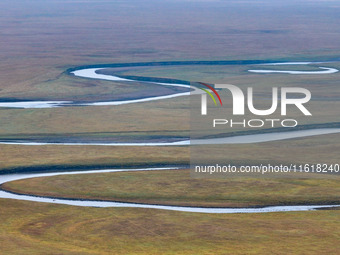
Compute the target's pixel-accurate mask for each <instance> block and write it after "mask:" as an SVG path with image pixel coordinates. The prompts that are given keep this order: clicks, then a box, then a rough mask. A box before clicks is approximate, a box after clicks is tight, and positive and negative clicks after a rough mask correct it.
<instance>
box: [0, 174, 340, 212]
mask: <svg viewBox="0 0 340 255" xmlns="http://www.w3.org/2000/svg"><path fill="white" fill-rule="evenodd" d="M170 169H173V168H144V169H111V170H110V169H108V170H93V171H74V172H55V173H29V174H8V175H2V176H1V180H0V185H1V184H3V183H6V182H10V181H15V180H22V179H28V178H39V177H47V176H57V175H72V174H95V173H112V172H132V171H154V170H157V171H160V170H170ZM0 198H8V199H17V200H24V201H34V202H42V203H53V204H63V205H73V206H85V207H128V208H129V207H133V208H148V209H161V210H171V211H180V212H195V213H269V212H288V211H289V212H292V211H310V210H316V209H321V208H330V207H340V205H299V206H268V207H261V208H212V207H210V208H209V207H189V206H167V205H153V204H139V203H124V202H109V201H98V200H97V201H96V200H77V199H66V198H51V197H40V196H33V195H24V194H17V193H11V192H7V191H5V190H0Z"/></svg>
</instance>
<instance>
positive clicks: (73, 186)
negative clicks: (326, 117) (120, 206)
mask: <svg viewBox="0 0 340 255" xmlns="http://www.w3.org/2000/svg"><path fill="white" fill-rule="evenodd" d="M296 177H299V176H296V174H295V175H294V174H292V175H291V176H290V178H287V176H286V177H285V178H280V177H277V178H274V179H271V178H264V177H260V178H259V177H256V176H250V177H249V176H248V177H245V176H241V177H238V178H224V179H195V178H191V177H190V171H189V170H185V171H183V170H170V171H152V172H149V171H147V172H128V173H104V174H88V175H73V176H72V175H67V176H54V177H43V178H33V179H29V180H19V181H13V182H9V183H5V184H3V185H2V188H3V189H5V190H9V191H12V192H16V193H24V194H34V195H39V196H50V197H67V198H86V199H99V200H111V201H128V202H136V203H150V204H167V205H186V206H188V205H189V206H215V207H249V206H266V205H296V204H340V195H339V194H340V185H339V177H334V176H332V177H328V178H327V176H321V177H324V178H321V179H320V178H310V177H308V175H304V176H301V177H300V178H296ZM325 177H326V178H325ZM329 178H330V179H329Z"/></svg>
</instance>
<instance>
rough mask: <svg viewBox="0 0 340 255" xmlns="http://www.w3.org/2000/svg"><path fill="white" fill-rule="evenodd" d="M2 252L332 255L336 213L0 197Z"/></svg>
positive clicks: (335, 245) (335, 242)
mask: <svg viewBox="0 0 340 255" xmlns="http://www.w3.org/2000/svg"><path fill="white" fill-rule="evenodd" d="M0 206H1V208H5V209H2V210H1V211H0V217H1V222H2V224H1V228H0V245H1V254H5V255H7V254H10V255H17V254H18V255H19V254H44V255H52V254H53V255H54V254H67V255H68V254H103V255H106V254H117V255H120V254H121V255H125V254H145V255H146V254H147V255H150V254H155V255H156V254H184V255H186V254H187V255H189V254H190V255H191V254H202V255H203V254H205V255H208V254H236V255H237V254H265V255H267V254H268V255H271V254H278V255H285V254H313V255H314V254H315V255H319V254H337V252H338V250H339V246H338V240H339V235H340V229H339V224H338V220H339V213H340V211H338V210H331V211H314V212H287V213H266V214H201V213H183V212H171V211H162V210H152V209H134V208H133V209H127V208H106V209H105V208H81V207H70V206H63V205H49V204H43V203H34V202H24V201H15V200H4V199H0Z"/></svg>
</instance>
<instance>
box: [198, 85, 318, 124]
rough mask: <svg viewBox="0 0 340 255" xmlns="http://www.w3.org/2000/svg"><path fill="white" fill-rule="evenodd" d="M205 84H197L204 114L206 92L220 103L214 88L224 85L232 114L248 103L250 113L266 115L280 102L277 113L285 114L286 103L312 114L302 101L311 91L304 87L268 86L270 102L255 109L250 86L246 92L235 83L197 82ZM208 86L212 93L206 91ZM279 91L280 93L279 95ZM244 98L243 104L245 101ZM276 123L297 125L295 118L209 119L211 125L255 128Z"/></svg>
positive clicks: (219, 97) (308, 98)
mask: <svg viewBox="0 0 340 255" xmlns="http://www.w3.org/2000/svg"><path fill="white" fill-rule="evenodd" d="M200 84H202V85H203V86H205V87H207V88H200V89H201V90H203V91H205V92H206V93H203V94H201V115H207V112H208V110H207V109H208V107H207V95H209V96H210V98H211V99H212V100H213V101H214V103H215V105H217V102H216V100H215V98H214V95H213V94H215V96H217V98H218V100H219V101H220V105H221V106H223V104H222V99H221V96H220V94H219V93H218V92H217V90H224V89H227V90H228V91H229V92H231V95H232V100H233V101H232V102H233V104H232V113H233V115H234V116H244V115H245V110H246V109H245V108H246V106H247V107H248V110H249V112H250V113H252V114H254V115H257V116H270V115H272V114H274V113H275V112H276V111H277V109H278V106H279V102H280V109H281V111H280V115H281V116H287V106H288V105H294V106H295V107H296V108H297V109H299V110H300V111H301V113H302V114H303V115H305V116H312V114H311V112H310V111H309V110H308V109H307V108H306V106H305V104H306V103H308V102H309V101H310V99H311V92H310V91H309V90H308V89H305V88H299V87H281V88H277V87H273V88H272V98H271V100H272V101H271V106H270V108H268V109H261V110H260V109H256V108H255V106H254V92H253V88H252V87H248V88H247V94H246V95H245V94H244V92H243V91H242V90H241V89H240V88H239V87H237V86H235V85H231V84H215V85H214V87H215V88H214V87H212V86H211V85H208V84H206V83H200ZM208 89H210V90H211V91H212V92H213V94H212V93H211V92H210V91H208ZM279 92H280V97H279ZM245 102H247V104H245ZM278 123H279V124H280V125H281V126H282V127H296V126H297V125H298V121H297V120H296V119H274V118H266V119H243V120H242V121H235V120H233V119H222V118H221V119H213V127H216V126H218V125H226V124H228V125H230V127H233V126H234V127H235V126H238V127H240V126H243V127H253V128H259V127H263V126H264V125H266V124H268V125H270V127H275V126H276V125H277V124H278Z"/></svg>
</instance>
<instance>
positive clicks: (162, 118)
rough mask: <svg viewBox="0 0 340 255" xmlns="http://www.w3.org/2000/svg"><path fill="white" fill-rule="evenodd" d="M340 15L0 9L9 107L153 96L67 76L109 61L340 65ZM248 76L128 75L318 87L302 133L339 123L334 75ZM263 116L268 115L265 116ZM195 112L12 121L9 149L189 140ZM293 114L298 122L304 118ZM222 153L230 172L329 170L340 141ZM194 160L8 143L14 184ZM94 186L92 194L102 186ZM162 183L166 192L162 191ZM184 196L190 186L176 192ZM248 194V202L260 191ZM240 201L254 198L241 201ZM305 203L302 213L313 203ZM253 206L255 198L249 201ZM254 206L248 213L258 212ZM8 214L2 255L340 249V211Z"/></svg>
mask: <svg viewBox="0 0 340 255" xmlns="http://www.w3.org/2000/svg"><path fill="white" fill-rule="evenodd" d="M338 10H339V4H338V3H336V2H335V1H330V2H325V1H320V2H319V1H305V2H304V4H303V5H302V4H299V3H295V1H294V2H290V1H288V2H287V3H286V2H285V3H284V4H282V2H280V1H261V3H259V4H257V3H251V4H249V3H248V2H242V1H241V2H240V1H239V2H238V1H175V0H171V1H156V0H152V1H143V3H141V1H136V0H127V1H103V0H93V1H69V0H60V1H59V0H58V1H57V0H50V1H45V0H37V1H22V0H18V1H15V3H13V1H10V0H3V1H1V2H0V30H1V40H2V41H1V47H0V57H1V59H2V61H1V62H0V73H1V79H0V100H1V101H13V100H16V99H25V100H32V99H35V100H75V101H91V100H92V101H93V100H108V99H112V98H118V97H126V96H127V94H130V95H134V94H135V93H140V92H141V91H145V89H146V87H145V85H143V84H141V83H139V84H138V86H128V85H127V84H123V83H112V82H106V81H96V80H86V79H80V78H75V77H71V76H68V75H66V74H65V73H64V72H65V70H67V69H68V68H72V67H75V66H81V65H92V64H97V63H98V64H105V63H125V62H142V61H144V62H145V61H171V60H221V59H225V60H228V59H230V60H232V59H269V58H270V59H274V58H275V59H278V60H290V61H294V60H298V61H303V60H307V61H310V60H316V61H323V60H329V59H337V58H339V56H340V50H339V43H338V42H339V41H340V30H339V26H338V24H339V22H337V21H338V19H339V15H338ZM333 66H334V67H339V64H338V63H333V64H332V66H330V67H333ZM246 68H247V67H245V66H244V67H240V66H238V67H218V68H216V67H185V68H178V67H171V68H167V69H164V68H163V69H161V68H154V69H143V70H134V71H133V73H129V72H127V71H126V72H121V73H122V74H135V75H146V76H147V75H150V76H156V77H171V78H181V79H185V80H199V81H206V82H227V83H233V84H235V85H238V86H241V87H243V88H245V87H248V86H256V87H257V88H258V89H259V90H258V91H257V93H259V94H260V93H262V95H263V96H264V97H268V95H269V93H268V91H269V90H268V88H271V87H272V86H302V87H305V86H308V88H309V89H310V90H311V91H312V94H313V95H315V97H314V98H313V102H312V104H311V105H310V107H311V112H312V113H313V118H308V119H302V120H301V121H302V124H313V123H328V122H334V120H335V119H338V118H337V117H338V116H339V111H338V108H339V87H338V86H339V85H338V76H337V75H336V74H334V75H330V76H327V78H326V76H318V77H316V76H314V77H311V76H309V77H307V76H299V78H298V79H297V80H296V79H295V80H294V79H292V78H289V76H285V75H275V76H269V75H268V76H267V75H265V76H260V75H257V74H249V73H247V72H246ZM251 68H253V66H252V67H251ZM286 68H288V67H286ZM292 68H293V67H292ZM294 68H296V67H294ZM302 68H303V69H304V70H310V69H311V68H312V67H302ZM313 68H314V67H313ZM280 69H281V68H280ZM289 69H291V68H289ZM314 100H315V101H314ZM226 106H230V104H226ZM262 106H265V104H264V103H261V104H260V105H259V107H262ZM188 109H189V104H188V102H187V101H186V100H183V98H177V99H171V100H164V101H159V102H149V103H144V104H139V105H125V106H124V107H107V106H103V107H84V108H80V107H69V108H59V109H0V120H1V122H0V139H2V138H4V139H7V138H12V139H30V138H32V137H45V138H46V139H53V138H54V137H56V136H58V137H64V138H65V139H67V138H70V139H71V138H73V137H82V138H84V137H94V138H95V139H105V138H109V139H118V140H119V139H120V140H122V139H125V138H126V137H130V139H131V137H132V138H138V139H148V138H149V137H152V136H153V135H154V134H157V135H162V134H163V135H170V136H173V137H176V136H177V137H178V136H181V137H183V136H186V135H188V131H189V128H190V127H189V121H188V119H189V115H188V114H189V111H188ZM295 114H297V113H294V115H292V117H295V116H297V115H295ZM292 147H294V148H295V149H294V150H293V149H292ZM219 151H221V150H219ZM223 151H224V153H225V154H224V155H223V156H224V157H225V158H226V159H227V160H228V162H231V163H235V164H240V163H259V162H260V161H261V162H263V161H269V162H272V163H284V162H286V163H295V162H301V163H302V162H306V163H319V161H320V160H321V159H322V160H324V161H327V162H334V163H339V162H337V161H338V158H339V155H338V151H339V135H327V136H321V137H315V138H304V139H296V140H290V141H284V142H281V143H280V145H279V146H278V144H277V143H265V144H260V145H255V144H254V145H247V146H240V145H233V146H228V147H223ZM254 151H255V152H256V154H255V153H254ZM217 156H218V157H220V156H221V155H217ZM273 158H274V159H275V160H273ZM288 161H289V162H288ZM188 162H189V151H188V148H185V147H160V148H150V147H138V148H136V147H128V148H123V147H119V148H118V147H99V146H88V147H78V146H70V147H68V146H41V147H30V146H17V145H0V171H2V172H4V171H37V170H39V171H43V170H44V171H45V170H53V169H65V170H70V169H88V168H99V167H112V166H116V167H120V166H123V165H124V166H136V165H146V164H148V165H166V164H183V163H184V164H187V163H188ZM114 176H115V175H112V178H113V177H114ZM99 177H101V176H99ZM99 177H98V178H99ZM153 177H155V176H153ZM112 178H110V179H112ZM143 178H144V179H145V180H148V181H149V182H150V183H153V182H152V180H151V177H148V176H147V175H144V177H143ZM155 178H156V177H155ZM158 178H161V176H158ZM156 180H157V178H156ZM112 181H114V180H112ZM205 181H207V180H205ZM88 182H89V183H83V185H87V184H91V182H90V180H89V181H88ZM273 182H274V183H275V184H277V183H279V184H278V185H279V187H282V186H280V185H283V186H284V185H287V187H290V191H291V192H297V193H298V190H299V189H300V188H301V190H306V189H307V190H309V189H311V190H314V189H317V187H319V189H320V190H321V191H322V194H321V196H320V197H317V195H315V196H314V197H313V199H315V200H314V201H321V199H326V197H327V192H326V190H325V187H320V186H319V184H320V185H321V184H324V185H330V186H331V187H332V190H333V191H334V192H337V191H338V189H337V186H336V184H334V182H333V181H330V180H329V181H320V183H319V182H316V181H315V180H309V181H308V180H299V181H296V182H298V184H293V183H292V182H293V180H290V183H281V184H280V182H279V181H278V180H274V181H273V180H270V181H269V180H268V185H269V186H270V185H273ZM261 183H264V180H261ZM23 184H24V183H23ZM130 184H131V183H130ZM25 185H26V184H25ZM154 185H155V186H153V188H156V187H159V186H157V185H160V184H157V183H155V184H154ZM185 185H187V184H184V186H185ZM240 185H241V184H240ZM241 186H242V185H241ZM263 186H264V187H266V185H265V184H264V185H263ZM42 187H43V186H42ZM172 187H173V186H172ZM186 187H187V186H186ZM18 188H19V187H18ZM74 188H75V189H80V188H81V187H76V186H75V187H74ZM122 188H123V187H122ZM146 188H148V187H146ZM267 188H268V189H270V187H267ZM98 189H100V190H101V191H102V192H103V194H106V195H107V194H109V193H110V190H105V191H104V189H103V187H102V188H100V187H98ZM178 189H180V187H177V188H176V189H175V190H178ZM254 189H255V187H254ZM93 192H96V191H95V190H93ZM244 192H245V194H248V195H249V191H247V190H244ZM337 194H338V193H335V194H333V195H334V196H333V195H331V194H329V197H333V198H334V197H336V195H337ZM97 195H98V194H97ZM151 195H152V194H151ZM91 196H94V194H91ZM238 196H239V197H242V194H241V191H240V193H238ZM203 197H204V196H203ZM252 198H254V197H252ZM298 198H299V199H300V200H299V201H301V202H302V201H303V199H304V197H303V196H300V197H298ZM308 198H310V199H312V197H308ZM124 199H125V198H124ZM243 199H245V200H246V198H245V196H244V195H243ZM271 199H273V200H275V198H273V197H272V198H271ZM294 199H295V200H296V199H297V197H295V198H294ZM273 200H271V201H273ZM285 201H286V202H287V201H288V200H285ZM176 202H178V201H176ZM260 202H261V201H260ZM267 202H268V201H267ZM276 202H277V201H276ZM244 203H248V204H249V205H250V204H251V201H245V202H244ZM0 208H1V210H0V221H1V223H0V226H1V227H0V247H1V248H0V253H1V254H4V255H7V254H8V255H13V254H14V255H16V254H18V255H19V254H25V255H27V254H32V255H36V254H43V255H46V254H51V255H52V254H118V255H119V254H148V255H149V254H282V255H285V254H318V255H319V254H336V253H338V251H339V245H337V243H338V240H339V236H340V229H339V211H338V210H334V211H330V210H329V211H314V212H300V213H270V214H251V215H246V214H242V215H240V214H238V215H217V214H192V213H179V212H170V211H158V210H146V209H122V208H116V209H112V208H111V209H105V208H78V207H70V206H58V205H49V204H42V203H32V202H24V201H14V200H8V199H0Z"/></svg>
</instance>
